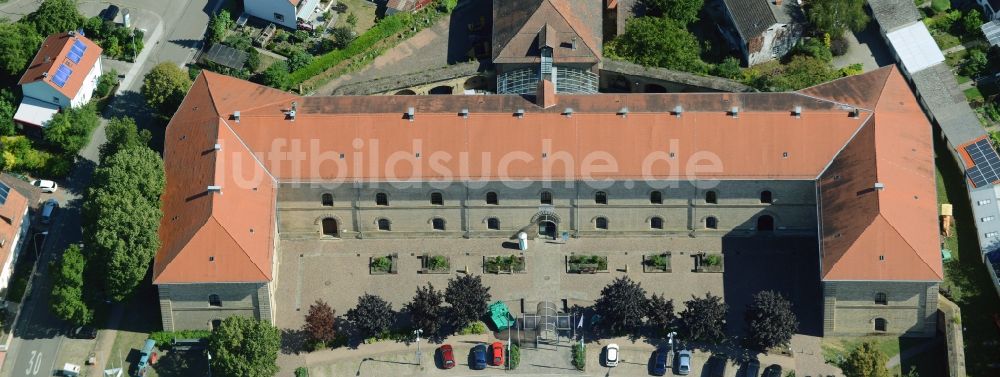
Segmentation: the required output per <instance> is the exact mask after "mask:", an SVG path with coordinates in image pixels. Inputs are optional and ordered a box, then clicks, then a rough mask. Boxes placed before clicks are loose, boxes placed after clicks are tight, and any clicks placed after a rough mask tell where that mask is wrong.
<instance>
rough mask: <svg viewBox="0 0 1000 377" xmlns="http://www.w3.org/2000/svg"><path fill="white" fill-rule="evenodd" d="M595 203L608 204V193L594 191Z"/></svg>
mask: <svg viewBox="0 0 1000 377" xmlns="http://www.w3.org/2000/svg"><path fill="white" fill-rule="evenodd" d="M594 203H597V204H608V193H606V192H604V191H598V192H596V193H594Z"/></svg>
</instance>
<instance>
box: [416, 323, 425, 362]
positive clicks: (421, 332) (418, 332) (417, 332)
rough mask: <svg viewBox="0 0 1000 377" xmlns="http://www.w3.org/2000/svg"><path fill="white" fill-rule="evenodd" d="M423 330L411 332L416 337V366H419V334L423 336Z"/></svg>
mask: <svg viewBox="0 0 1000 377" xmlns="http://www.w3.org/2000/svg"><path fill="white" fill-rule="evenodd" d="M423 333H424V330H423V329H416V330H413V334H414V335H416V336H417V364H418V365H419V364H420V334H423Z"/></svg>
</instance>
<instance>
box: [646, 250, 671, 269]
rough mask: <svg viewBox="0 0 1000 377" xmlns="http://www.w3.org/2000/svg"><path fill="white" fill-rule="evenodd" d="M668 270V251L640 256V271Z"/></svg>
mask: <svg viewBox="0 0 1000 377" xmlns="http://www.w3.org/2000/svg"><path fill="white" fill-rule="evenodd" d="M670 271H671V269H670V252H665V253H658V254H647V255H643V256H642V272H670Z"/></svg>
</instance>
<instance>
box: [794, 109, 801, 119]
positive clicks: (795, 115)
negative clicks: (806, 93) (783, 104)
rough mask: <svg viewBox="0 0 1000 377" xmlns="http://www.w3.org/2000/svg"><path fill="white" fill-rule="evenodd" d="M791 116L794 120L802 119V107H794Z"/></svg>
mask: <svg viewBox="0 0 1000 377" xmlns="http://www.w3.org/2000/svg"><path fill="white" fill-rule="evenodd" d="M792 116H794V117H795V118H796V119H798V118H800V117H802V106H795V108H793V109H792Z"/></svg>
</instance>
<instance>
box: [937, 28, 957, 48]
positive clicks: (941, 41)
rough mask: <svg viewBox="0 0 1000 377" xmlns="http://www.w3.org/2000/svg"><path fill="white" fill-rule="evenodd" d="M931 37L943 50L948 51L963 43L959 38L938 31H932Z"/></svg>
mask: <svg viewBox="0 0 1000 377" xmlns="http://www.w3.org/2000/svg"><path fill="white" fill-rule="evenodd" d="M931 36H933V37H934V41H935V42H937V44H938V47H940V48H941V50H947V49H949V48H952V47H955V46H958V45H960V44H962V41H961V40H960V39H958V37H956V36H954V35H952V34H951V33H946V32H943V31H940V30H937V29H931Z"/></svg>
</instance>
